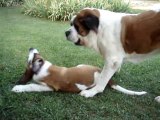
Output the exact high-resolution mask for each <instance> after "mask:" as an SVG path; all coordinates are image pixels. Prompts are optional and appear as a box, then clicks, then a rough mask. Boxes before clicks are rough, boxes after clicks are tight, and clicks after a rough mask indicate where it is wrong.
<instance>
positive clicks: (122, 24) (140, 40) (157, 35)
mask: <svg viewBox="0 0 160 120" xmlns="http://www.w3.org/2000/svg"><path fill="white" fill-rule="evenodd" d="M65 34H66V37H67V39H68V40H69V41H72V42H74V43H75V44H76V45H83V46H86V47H89V48H93V49H94V50H95V51H97V52H99V53H100V54H101V55H102V56H103V58H104V60H105V63H104V67H103V70H102V72H101V74H100V75H99V77H97V79H98V80H97V79H96V81H97V84H96V86H94V87H93V88H91V89H89V90H83V91H82V92H81V95H83V96H85V97H93V96H94V95H96V94H97V93H100V92H103V90H104V88H105V87H106V85H107V84H108V81H109V80H110V78H111V77H112V76H113V74H114V73H115V72H116V71H117V70H118V69H120V67H121V65H122V63H123V62H124V61H131V62H134V63H137V62H139V61H142V60H143V59H145V58H148V57H150V56H153V55H155V54H158V53H159V52H160V7H159V10H150V11H146V12H143V13H141V14H125V13H115V12H111V11H107V10H100V9H94V8H85V9H83V10H81V11H80V12H79V13H77V15H75V16H74V17H73V18H72V20H71V27H70V29H69V30H67V31H66V32H65ZM156 100H157V101H159V102H160V96H159V97H156Z"/></svg>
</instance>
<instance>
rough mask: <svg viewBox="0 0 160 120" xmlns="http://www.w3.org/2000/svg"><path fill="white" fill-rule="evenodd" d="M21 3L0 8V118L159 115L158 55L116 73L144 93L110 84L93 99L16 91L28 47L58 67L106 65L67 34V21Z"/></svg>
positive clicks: (95, 119)
mask: <svg viewBox="0 0 160 120" xmlns="http://www.w3.org/2000/svg"><path fill="white" fill-rule="evenodd" d="M20 11H21V9H20V8H14V7H13V8H12V7H10V8H0V46H1V47H0V119H1V120H11V119H16V120H29V119H38V120H40V119H43V120H50V119H52V120H106V119H110V120H137V119H143V120H152V119H153V120H157V119H160V104H158V103H156V102H155V101H154V97H156V96H158V95H160V81H159V79H160V74H159V73H160V72H159V71H160V69H159V68H160V67H159V66H160V56H157V57H154V58H152V59H150V60H148V61H145V62H143V63H141V64H138V65H133V64H131V63H126V64H124V65H123V66H122V68H121V71H120V72H119V73H116V74H115V75H114V77H113V79H114V80H116V81H117V83H118V84H120V85H121V86H124V87H126V88H129V89H132V90H140V91H141V90H144V91H147V92H148V94H147V95H144V96H128V95H124V94H122V93H119V92H117V91H115V90H112V89H109V88H106V89H105V91H104V92H103V93H101V94H98V95H97V96H95V97H94V98H88V99H86V98H84V97H81V96H80V95H78V94H71V93H61V92H43V93H13V92H11V89H12V87H13V86H14V83H15V82H16V81H17V80H18V79H19V78H20V76H21V74H22V73H23V72H24V69H25V66H26V58H27V55H28V49H29V48H30V47H34V48H37V49H38V50H39V51H40V53H41V55H42V56H43V57H44V58H46V59H47V60H49V61H51V62H52V63H54V64H56V65H59V66H67V67H70V66H75V65H78V64H91V65H96V66H99V67H103V59H102V57H101V56H100V55H98V54H96V53H95V52H94V51H92V50H90V49H87V48H84V47H78V46H74V45H73V44H72V43H70V42H68V41H67V40H66V39H65V36H64V31H65V30H66V29H67V28H68V27H69V23H68V22H51V21H49V20H46V19H39V18H32V17H29V16H24V15H23V14H21V12H20Z"/></svg>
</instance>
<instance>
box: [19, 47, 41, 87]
mask: <svg viewBox="0 0 160 120" xmlns="http://www.w3.org/2000/svg"><path fill="white" fill-rule="evenodd" d="M43 64H44V59H43V58H42V57H41V56H40V54H39V52H38V50H37V49H34V48H30V49H29V55H28V60H27V67H26V70H25V72H24V74H23V75H22V77H21V79H20V80H19V81H18V82H17V84H26V83H27V82H29V81H30V80H31V79H32V77H33V75H34V74H37V73H38V72H39V71H40V69H41V67H42V66H43Z"/></svg>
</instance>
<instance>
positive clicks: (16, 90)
mask: <svg viewBox="0 0 160 120" xmlns="http://www.w3.org/2000/svg"><path fill="white" fill-rule="evenodd" d="M11 91H12V92H24V91H25V90H24V89H23V86H22V85H16V86H14V87H13V88H12V90H11Z"/></svg>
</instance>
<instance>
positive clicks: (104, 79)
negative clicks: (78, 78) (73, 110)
mask: <svg viewBox="0 0 160 120" xmlns="http://www.w3.org/2000/svg"><path fill="white" fill-rule="evenodd" d="M122 60H123V59H122V58H121V57H111V58H109V59H107V60H106V61H105V64H104V67H103V70H102V72H101V74H100V75H99V76H96V78H95V83H96V85H95V87H93V88H91V89H89V90H83V91H81V93H80V95H82V96H84V97H93V96H95V95H96V94H97V93H101V92H103V90H104V89H105V87H106V85H107V84H108V82H109V80H110V79H111V77H112V76H113V75H114V73H115V72H116V71H117V70H118V69H119V68H120V66H121V63H122Z"/></svg>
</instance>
